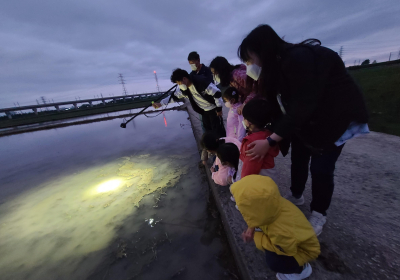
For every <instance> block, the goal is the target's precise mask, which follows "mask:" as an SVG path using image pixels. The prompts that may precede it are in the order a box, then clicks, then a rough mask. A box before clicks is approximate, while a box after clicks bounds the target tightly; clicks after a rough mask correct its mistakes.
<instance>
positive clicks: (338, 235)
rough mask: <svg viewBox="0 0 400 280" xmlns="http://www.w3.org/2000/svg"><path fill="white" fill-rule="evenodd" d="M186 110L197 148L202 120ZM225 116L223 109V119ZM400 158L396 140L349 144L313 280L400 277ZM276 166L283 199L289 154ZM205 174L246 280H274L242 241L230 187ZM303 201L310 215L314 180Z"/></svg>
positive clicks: (380, 137)
mask: <svg viewBox="0 0 400 280" xmlns="http://www.w3.org/2000/svg"><path fill="white" fill-rule="evenodd" d="M187 110H188V112H189V117H190V120H191V123H192V128H193V133H194V135H195V138H196V140H197V143H198V145H199V142H198V140H199V139H200V137H201V135H202V134H203V132H202V129H201V125H200V120H199V116H198V114H197V113H195V112H194V111H193V109H192V108H191V106H188V107H187ZM227 113H228V111H227V108H224V118H225V119H226V116H227ZM199 149H200V147H199ZM399 159H400V137H397V136H393V135H388V134H383V133H376V132H371V133H370V134H369V135H366V136H360V137H358V138H355V139H352V140H350V141H349V142H348V143H346V145H345V147H344V149H343V152H342V155H341V156H340V157H339V160H338V162H337V164H336V171H335V192H334V194H333V197H332V203H331V206H330V208H329V211H328V219H327V223H326V225H325V226H324V230H323V232H322V234H321V235H320V236H319V238H318V239H319V241H320V244H321V255H320V256H319V258H318V259H317V260H316V261H314V262H312V263H311V266H312V268H313V274H312V275H311V276H310V277H309V279H310V280H312V279H324V280H339V279H340V280H342V279H354V280H356V279H357V280H358V279H380V280H381V279H400V276H399V275H400V258H399V257H398V252H399V251H400V235H399V234H398V233H399V232H400V219H399V218H398V213H400V203H399V200H398V199H399V197H400V188H399V187H398V184H399V181H400V172H399V170H400V160H399ZM275 164H276V168H277V171H278V174H277V180H276V183H277V185H278V187H279V189H280V192H281V194H282V195H285V194H287V193H288V192H289V187H290V165H291V160H290V154H289V155H288V156H286V157H282V156H281V155H279V156H278V157H277V158H276V160H275ZM207 169H208V168H207ZM207 176H208V179H209V183H210V188H211V190H212V193H213V195H214V197H215V201H216V204H217V206H218V210H219V211H220V215H221V219H222V222H223V224H224V229H225V231H226V235H227V237H228V241H229V244H230V246H231V249H232V252H233V255H234V258H235V261H236V263H237V267H238V270H239V272H240V274H241V277H242V279H246V280H247V279H255V280H258V279H276V276H275V273H273V272H272V271H271V270H269V269H268V268H267V266H266V263H265V259H264V255H263V253H262V252H261V251H259V250H257V249H256V248H255V246H254V244H245V243H244V242H243V241H242V240H241V233H242V232H243V230H244V229H245V228H246V224H245V222H244V221H243V218H242V216H241V214H240V212H239V211H237V210H236V208H235V207H234V203H233V202H231V201H230V193H229V189H228V187H221V186H218V185H216V184H214V182H213V181H212V179H211V174H210V171H209V170H207ZM304 197H305V200H306V203H305V204H304V205H303V206H300V207H299V208H300V210H301V211H302V212H303V213H304V214H305V215H306V216H307V217H308V216H309V215H310V212H309V203H310V200H311V186H310V180H309V181H308V183H307V185H306V189H305V192H304Z"/></svg>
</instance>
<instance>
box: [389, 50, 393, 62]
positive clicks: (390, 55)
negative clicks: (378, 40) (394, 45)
mask: <svg viewBox="0 0 400 280" xmlns="http://www.w3.org/2000/svg"><path fill="white" fill-rule="evenodd" d="M391 57H392V52H390V54H389V61H390V58H391Z"/></svg>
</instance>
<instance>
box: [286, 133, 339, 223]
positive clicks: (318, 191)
mask: <svg viewBox="0 0 400 280" xmlns="http://www.w3.org/2000/svg"><path fill="white" fill-rule="evenodd" d="M291 146H292V154H291V157H292V168H291V180H292V186H291V188H290V190H291V191H292V195H293V196H294V197H297V198H299V197H301V195H302V194H303V192H304V189H305V187H306V182H307V179H308V166H309V163H310V159H311V164H310V171H311V190H312V201H311V204H310V208H311V211H316V212H318V213H321V214H323V215H326V210H328V208H329V205H330V204H331V199H332V195H333V189H334V186H335V184H334V179H333V178H334V171H335V165H336V161H337V159H338V158H339V156H340V153H341V152H342V149H343V146H344V144H343V145H341V146H339V147H337V146H335V145H334V144H332V146H331V147H329V148H327V149H325V150H322V151H320V152H316V151H312V150H311V149H310V148H308V147H306V146H305V145H304V144H303V142H302V141H301V140H299V139H298V138H296V137H293V139H292V141H291Z"/></svg>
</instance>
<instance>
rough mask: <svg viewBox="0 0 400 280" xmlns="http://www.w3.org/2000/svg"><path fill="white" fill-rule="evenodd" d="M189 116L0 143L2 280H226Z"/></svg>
mask: <svg viewBox="0 0 400 280" xmlns="http://www.w3.org/2000/svg"><path fill="white" fill-rule="evenodd" d="M149 116H155V115H149ZM187 118H188V114H187V112H186V111H168V112H165V114H160V115H158V116H155V117H150V118H148V117H146V116H142V115H141V116H138V117H137V118H136V119H135V120H134V121H133V122H131V123H129V125H128V126H127V128H126V129H122V128H120V127H119V125H120V123H121V120H120V119H113V120H108V121H102V122H95V123H90V124H84V125H75V126H69V127H64V128H59V129H52V130H43V131H36V132H32V133H24V134H18V135H13V136H7V137H1V138H0V154H1V157H0V166H1V170H0V171H1V172H0V252H1V254H0V271H1V274H0V279H29V280H30V279H234V278H235V277H233V276H232V275H233V274H232V271H233V268H232V266H233V261H232V259H231V257H229V255H230V253H229V249H228V247H227V245H226V242H225V239H224V238H223V237H221V234H220V233H221V232H223V230H221V227H220V225H219V220H218V218H217V215H218V214H217V213H216V211H215V210H213V208H212V206H210V203H208V200H209V193H208V186H207V183H206V181H205V177H204V174H202V172H201V169H199V167H198V162H199V153H198V151H197V146H196V143H195V140H194V137H193V133H192V130H191V127H190V122H189V120H188V119H187Z"/></svg>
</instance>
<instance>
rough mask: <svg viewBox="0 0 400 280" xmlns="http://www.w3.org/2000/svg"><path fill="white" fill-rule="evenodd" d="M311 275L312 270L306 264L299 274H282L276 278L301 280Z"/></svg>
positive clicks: (280, 279) (278, 274)
mask: <svg viewBox="0 0 400 280" xmlns="http://www.w3.org/2000/svg"><path fill="white" fill-rule="evenodd" d="M311 273H312V268H311V265H310V264H308V263H306V264H305V265H304V269H303V271H302V272H301V273H300V274H296V273H294V274H283V273H277V274H276V278H278V279H279V280H301V279H305V278H307V277H309V276H310V275H311Z"/></svg>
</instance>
